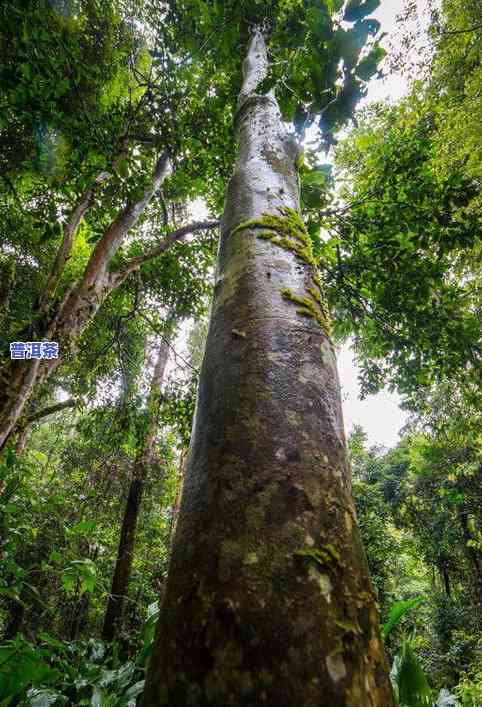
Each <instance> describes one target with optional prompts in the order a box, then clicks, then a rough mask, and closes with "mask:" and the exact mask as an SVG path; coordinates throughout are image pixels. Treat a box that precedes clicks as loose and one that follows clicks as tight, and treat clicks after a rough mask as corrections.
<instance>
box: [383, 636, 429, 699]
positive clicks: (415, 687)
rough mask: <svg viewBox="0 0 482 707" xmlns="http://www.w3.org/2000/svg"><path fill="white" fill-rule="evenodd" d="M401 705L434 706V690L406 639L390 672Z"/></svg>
mask: <svg viewBox="0 0 482 707" xmlns="http://www.w3.org/2000/svg"><path fill="white" fill-rule="evenodd" d="M390 677H391V679H392V682H393V685H394V687H395V690H396V692H397V694H398V700H399V703H400V707H433V701H432V692H431V690H430V686H429V684H428V681H427V678H426V676H425V673H424V672H423V669H422V666H421V665H420V663H419V660H418V658H417V656H416V655H415V653H414V652H413V650H412V648H411V646H410V643H409V642H408V641H405V643H404V644H403V646H402V649H401V651H400V653H399V654H398V655H397V656H396V657H395V660H394V661H393V667H392V670H391V672H390Z"/></svg>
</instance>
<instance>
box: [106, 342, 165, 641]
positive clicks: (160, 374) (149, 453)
mask: <svg viewBox="0 0 482 707" xmlns="http://www.w3.org/2000/svg"><path fill="white" fill-rule="evenodd" d="M168 357H169V339H168V338H165V339H163V340H162V341H161V343H160V345H159V350H158V353H157V358H156V362H155V365H154V372H153V374H152V379H151V385H150V391H149V397H148V401H147V418H146V426H145V434H144V435H143V438H142V439H141V440H140V442H139V450H138V453H137V456H136V460H135V462H134V469H133V472H132V478H131V482H130V484H129V491H128V494H127V501H126V505H125V510H124V516H123V519H122V528H121V534H120V538H119V547H118V550H117V560H116V565H115V570H114V575H113V577H112V585H111V590H110V594H109V599H108V601H107V608H106V612H105V617H104V625H103V628H102V638H103V639H104V641H109V642H110V641H113V640H114V638H115V637H116V635H117V633H118V631H119V628H120V625H121V622H122V618H123V613H124V605H125V600H126V596H127V591H128V587H129V579H130V576H131V570H132V561H133V559H134V549H135V543H136V530H137V522H138V519H139V513H140V508H141V501H142V495H143V491H144V486H145V482H146V479H147V474H148V472H149V468H150V466H151V464H152V457H153V453H154V446H155V442H156V432H157V413H158V410H159V400H160V395H161V386H162V382H163V379H164V372H165V370H166V364H167V360H168Z"/></svg>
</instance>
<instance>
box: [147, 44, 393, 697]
mask: <svg viewBox="0 0 482 707" xmlns="http://www.w3.org/2000/svg"><path fill="white" fill-rule="evenodd" d="M267 71H268V61H267V55H266V47H265V43H264V40H263V37H262V36H261V35H260V34H258V33H254V35H253V36H252V38H251V40H250V46H249V50H248V57H247V59H246V61H245V66H244V83H243V87H242V90H241V95H240V99H239V104H238V111H237V116H236V126H237V133H238V140H239V154H238V158H237V162H236V166H235V170H234V174H233V176H232V178H231V181H230V184H229V188H228V192H227V198H226V205H225V212H224V217H223V223H222V236H221V244H220V252H219V261H218V271H217V283H216V287H215V295H214V302H213V309H212V316H211V322H210V328H209V334H208V339H207V345H206V352H205V356H204V361H203V367H202V371H201V379H200V386H199V394H198V403H197V411H196V417H195V423H194V429H193V437H192V443H191V449H190V454H189V459H188V464H187V471H186V478H185V482H184V490H183V496H182V501H181V509H180V514H179V520H178V525H177V529H176V534H175V538H174V547H173V553H172V558H171V564H170V571H169V577H168V581H167V586H166V591H165V595H164V599H163V603H162V609H161V615H160V620H159V624H158V627H157V636H156V641H155V645H154V649H153V655H152V659H151V664H150V668H149V670H148V675H147V680H146V688H145V692H144V697H143V702H142V705H143V707H158V706H159V705H170V707H187V706H188V705H196V706H197V707H203V706H208V705H209V706H214V705H216V706H219V707H221V706H222V707H228V706H233V707H238V706H240V705H252V706H253V707H254V706H255V705H266V706H267V707H283V706H286V707H299V706H300V705H303V707H309V706H315V705H316V707H320V706H321V705H326V706H327V707H328V706H329V707H341V706H343V707H368V706H370V707H392V705H393V698H392V692H391V687H390V682H389V678H388V674H387V666H386V662H385V658H384V652H383V646H382V644H381V639H380V633H379V625H378V615H377V610H376V607H375V600H374V595H373V592H372V588H371V585H370V581H369V577H368V570H367V565H366V561H365V558H364V553H363V548H362V546H361V542H360V535H359V532H358V529H357V526H356V520H355V511H354V506H353V501H352V499H351V490H350V474H349V468H348V465H347V456H346V447H345V437H344V431H343V423H342V413H341V401H340V388H339V383H338V377H337V371H336V362H335V356H334V351H333V346H332V343H331V341H330V338H329V333H328V327H329V324H328V320H327V315H326V311H325V308H324V306H323V299H322V289H321V283H320V280H319V277H318V275H317V273H316V270H315V267H314V264H313V262H312V256H311V252H310V246H309V240H308V238H307V234H306V231H305V230H304V227H303V224H302V222H301V219H300V217H299V215H298V213H299V188H298V176H297V169H296V163H297V158H298V148H297V146H296V143H295V141H294V140H293V138H292V137H291V136H290V135H288V134H287V133H286V131H285V128H284V125H283V123H282V120H281V116H280V112H279V108H278V105H277V103H276V100H275V98H274V96H273V95H272V94H268V95H262V94H258V93H256V90H257V88H258V86H259V84H260V83H261V82H262V81H263V79H264V78H265V77H266V76H267Z"/></svg>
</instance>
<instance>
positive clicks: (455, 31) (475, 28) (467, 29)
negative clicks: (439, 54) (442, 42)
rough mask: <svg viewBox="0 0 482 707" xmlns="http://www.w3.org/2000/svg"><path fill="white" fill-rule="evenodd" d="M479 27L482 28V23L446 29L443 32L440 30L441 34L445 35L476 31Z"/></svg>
mask: <svg viewBox="0 0 482 707" xmlns="http://www.w3.org/2000/svg"><path fill="white" fill-rule="evenodd" d="M478 29H482V24H480V25H474V26H473V27H467V28H466V29H452V30H444V31H443V32H440V34H441V35H443V36H444V37H445V36H447V35H451V34H465V33H466V32H476V31H477V30H478Z"/></svg>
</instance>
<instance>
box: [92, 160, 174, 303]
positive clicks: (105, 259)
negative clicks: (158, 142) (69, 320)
mask: <svg viewBox="0 0 482 707" xmlns="http://www.w3.org/2000/svg"><path fill="white" fill-rule="evenodd" d="M168 171H169V156H168V154H167V152H163V153H162V155H161V156H160V157H159V159H158V160H157V162H156V166H155V168H154V173H153V176H152V182H151V183H150V184H149V186H148V187H147V188H146V189H145V190H144V193H143V195H142V197H141V198H140V199H139V200H138V201H135V202H130V203H129V204H127V206H126V207H125V208H124V209H123V210H122V211H121V212H120V213H119V214H118V215H117V216H116V218H115V219H114V221H113V222H112V223H111V225H110V226H109V228H108V229H107V231H106V232H105V233H104V235H103V236H102V238H101V239H100V241H99V242H98V243H97V245H96V247H95V248H94V251H93V253H92V255H91V256H90V259H89V262H88V263H87V266H86V268H85V272H84V276H83V278H82V283H81V289H84V288H89V287H92V286H93V285H94V286H95V284H96V282H97V281H98V279H99V277H102V275H103V273H104V272H105V271H106V269H107V266H108V264H109V262H110V259H111V258H112V256H113V255H114V254H115V253H116V251H117V249H118V248H119V246H120V244H121V243H122V241H123V239H124V238H125V236H126V234H127V232H128V231H129V230H130V229H131V228H132V226H134V225H135V223H136V222H137V220H138V219H139V217H140V216H141V214H142V213H143V211H144V209H145V208H146V206H147V205H148V203H149V202H150V200H151V199H152V197H153V196H154V194H155V193H156V192H157V190H158V189H159V187H160V186H161V184H162V182H163V181H164V179H165V178H166V176H167V174H168Z"/></svg>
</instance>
